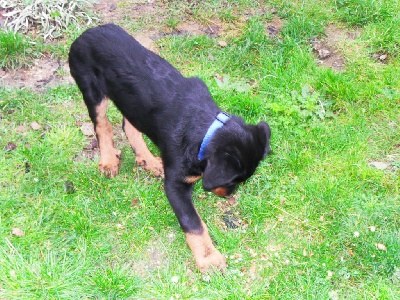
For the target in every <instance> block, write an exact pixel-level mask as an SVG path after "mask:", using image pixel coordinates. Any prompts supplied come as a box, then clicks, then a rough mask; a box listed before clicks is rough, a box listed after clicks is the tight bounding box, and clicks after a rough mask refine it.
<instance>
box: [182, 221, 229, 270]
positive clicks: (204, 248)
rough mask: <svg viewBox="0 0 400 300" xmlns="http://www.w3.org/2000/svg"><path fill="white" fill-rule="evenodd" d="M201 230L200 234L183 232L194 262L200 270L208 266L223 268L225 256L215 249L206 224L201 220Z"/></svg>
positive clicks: (208, 267)
mask: <svg viewBox="0 0 400 300" xmlns="http://www.w3.org/2000/svg"><path fill="white" fill-rule="evenodd" d="M201 225H202V227H203V232H202V233H201V234H196V233H185V234H186V241H187V243H188V245H189V247H190V249H191V250H192V252H193V255H194V258H195V260H196V264H197V266H198V267H199V269H200V271H201V272H204V271H207V270H209V269H210V268H213V267H214V268H217V269H221V270H223V269H225V268H226V266H227V265H226V258H225V257H224V256H223V255H222V254H221V253H220V252H219V251H218V250H217V249H215V247H214V245H213V243H212V241H211V238H210V235H209V234H208V229H207V226H206V224H204V222H203V221H201Z"/></svg>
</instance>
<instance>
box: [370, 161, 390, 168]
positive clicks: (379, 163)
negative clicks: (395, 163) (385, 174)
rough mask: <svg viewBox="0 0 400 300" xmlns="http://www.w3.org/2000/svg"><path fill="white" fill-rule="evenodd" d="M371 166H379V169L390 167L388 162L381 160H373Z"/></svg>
mask: <svg viewBox="0 0 400 300" xmlns="http://www.w3.org/2000/svg"><path fill="white" fill-rule="evenodd" d="M368 165H369V166H370V167H373V168H377V169H378V170H385V169H387V168H388V167H389V165H388V164H387V163H384V162H381V161H372V162H370V163H369V164H368Z"/></svg>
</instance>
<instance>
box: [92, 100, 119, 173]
mask: <svg viewBox="0 0 400 300" xmlns="http://www.w3.org/2000/svg"><path fill="white" fill-rule="evenodd" d="M107 105H108V99H107V98H103V100H102V101H101V102H100V103H99V104H97V105H96V106H95V107H94V115H93V112H92V114H91V118H92V121H93V123H94V128H95V131H96V136H97V140H98V142H99V148H100V163H99V170H100V172H102V173H104V175H106V176H107V177H114V176H116V175H117V174H118V171H119V163H120V157H121V150H118V149H116V148H114V140H113V132H112V126H111V123H110V121H109V120H108V118H107Z"/></svg>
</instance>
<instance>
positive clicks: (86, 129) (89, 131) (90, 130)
mask: <svg viewBox="0 0 400 300" xmlns="http://www.w3.org/2000/svg"><path fill="white" fill-rule="evenodd" d="M81 131H82V133H83V134H84V135H86V136H89V135H94V126H93V123H89V122H87V123H83V124H82V126H81Z"/></svg>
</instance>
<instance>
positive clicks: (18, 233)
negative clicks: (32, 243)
mask: <svg viewBox="0 0 400 300" xmlns="http://www.w3.org/2000/svg"><path fill="white" fill-rule="evenodd" d="M11 234H13V235H15V236H24V232H23V231H22V230H21V229H20V228H13V229H12V230H11Z"/></svg>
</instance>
